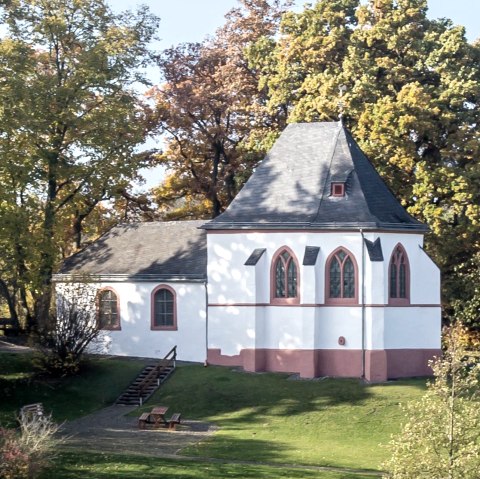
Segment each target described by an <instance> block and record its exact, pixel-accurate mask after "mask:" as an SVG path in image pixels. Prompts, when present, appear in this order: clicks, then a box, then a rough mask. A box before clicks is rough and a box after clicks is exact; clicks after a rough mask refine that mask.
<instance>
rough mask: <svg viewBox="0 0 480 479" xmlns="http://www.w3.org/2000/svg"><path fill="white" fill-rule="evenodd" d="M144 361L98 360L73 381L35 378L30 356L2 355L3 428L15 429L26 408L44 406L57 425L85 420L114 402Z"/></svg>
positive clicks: (0, 418)
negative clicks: (90, 414) (13, 426)
mask: <svg viewBox="0 0 480 479" xmlns="http://www.w3.org/2000/svg"><path fill="white" fill-rule="evenodd" d="M144 364H145V361H143V360H129V359H117V358H115V359H113V358H96V359H91V360H90V361H88V362H87V364H86V365H85V367H84V368H83V369H82V371H81V372H80V373H79V374H78V375H76V376H74V377H70V378H64V379H58V380H44V379H40V378H38V377H37V376H35V374H34V372H33V368H32V356H31V355H30V354H12V353H0V391H1V401H0V424H2V425H4V426H12V425H14V424H15V417H16V414H18V410H19V408H20V407H21V406H23V405H25V404H30V403H35V402H42V403H43V404H44V406H45V409H46V410H47V411H50V412H52V415H53V418H54V419H55V420H56V421H59V422H62V421H65V420H67V419H74V418H76V417H80V416H84V415H86V414H89V413H91V412H93V411H96V410H97V409H100V408H102V407H104V406H107V405H110V404H112V402H113V401H114V400H115V399H116V398H117V397H118V396H119V395H120V393H121V392H122V391H123V389H124V388H125V387H126V386H127V385H128V384H129V383H130V382H131V381H132V380H133V378H134V377H135V376H136V375H137V374H138V372H139V371H140V370H141V369H142V367H143V365H144Z"/></svg>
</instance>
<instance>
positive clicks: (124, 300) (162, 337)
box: [57, 282, 206, 362]
mask: <svg viewBox="0 0 480 479" xmlns="http://www.w3.org/2000/svg"><path fill="white" fill-rule="evenodd" d="M159 285H167V286H170V287H171V288H172V289H173V290H175V294H176V307H177V330H176V331H167V330H163V331H162V330H160V331H157V330H155V331H153V330H152V329H151V294H152V291H153V290H154V289H155V288H156V287H157V286H159ZM90 287H91V288H92V289H95V290H99V289H102V288H106V287H110V288H112V289H113V290H114V291H115V292H116V294H117V295H118V298H119V301H120V323H121V330H120V331H104V333H103V334H102V336H103V338H104V341H105V343H106V344H107V345H108V348H106V349H104V350H103V352H104V353H108V354H113V355H118V356H139V357H148V358H162V357H164V356H165V355H166V354H167V353H168V352H169V351H170V349H171V348H172V347H173V346H177V359H180V360H185V361H199V362H203V361H204V360H205V358H206V304H205V303H206V297H205V286H204V284H199V283H168V282H166V283H153V282H152V283H149V282H148V283H147V282H145V283H143V282H142V283H140V282H138V283H131V282H108V283H107V282H105V283H91V284H90ZM61 289H62V285H61V284H58V286H57V291H60V292H61Z"/></svg>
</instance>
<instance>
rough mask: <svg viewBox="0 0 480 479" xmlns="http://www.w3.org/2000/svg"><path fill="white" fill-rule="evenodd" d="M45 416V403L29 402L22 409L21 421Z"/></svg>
mask: <svg viewBox="0 0 480 479" xmlns="http://www.w3.org/2000/svg"><path fill="white" fill-rule="evenodd" d="M44 416H45V411H44V410H43V404H42V403H40V402H37V403H35V404H27V405H25V406H23V407H22V408H21V409H20V420H21V422H25V421H32V420H34V419H37V418H42V417H44Z"/></svg>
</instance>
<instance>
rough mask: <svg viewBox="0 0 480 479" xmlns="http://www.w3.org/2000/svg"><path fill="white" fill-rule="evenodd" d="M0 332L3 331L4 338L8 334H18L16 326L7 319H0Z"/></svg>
mask: <svg viewBox="0 0 480 479" xmlns="http://www.w3.org/2000/svg"><path fill="white" fill-rule="evenodd" d="M0 331H3V334H4V335H5V336H8V334H9V333H12V334H17V333H18V330H17V327H16V324H15V323H14V322H13V320H12V319H9V318H0Z"/></svg>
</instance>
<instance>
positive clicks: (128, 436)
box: [61, 406, 216, 457]
mask: <svg viewBox="0 0 480 479" xmlns="http://www.w3.org/2000/svg"><path fill="white" fill-rule="evenodd" d="M134 409H135V406H110V407H107V408H105V409H102V410H100V411H97V412H95V413H93V414H90V415H88V416H85V417H83V418H80V419H75V420H73V421H69V422H67V423H65V424H64V425H63V426H62V429H61V433H62V435H64V436H65V443H64V445H63V446H62V447H64V448H68V449H71V448H75V449H83V450H88V451H96V452H99V451H101V452H117V453H118V452H121V453H123V454H140V455H142V456H155V457H169V456H174V455H176V454H178V453H179V452H180V451H181V450H182V449H184V448H185V447H187V446H191V445H193V444H196V443H198V442H200V441H202V440H203V439H205V438H206V437H208V436H209V435H210V434H212V433H213V432H214V431H215V430H216V427H215V426H213V425H211V424H206V423H201V422H198V421H189V420H182V423H181V424H180V426H178V427H177V430H176V431H168V430H166V429H157V430H152V429H148V430H141V429H138V426H137V418H135V417H129V416H126V414H128V413H129V412H131V411H133V410H134Z"/></svg>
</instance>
